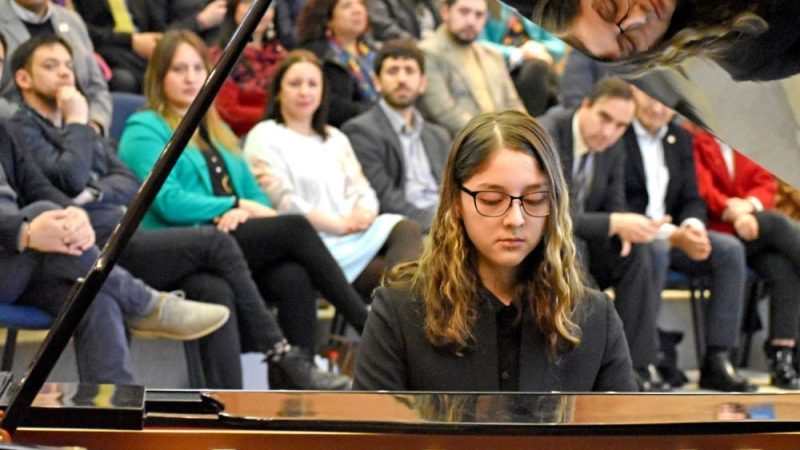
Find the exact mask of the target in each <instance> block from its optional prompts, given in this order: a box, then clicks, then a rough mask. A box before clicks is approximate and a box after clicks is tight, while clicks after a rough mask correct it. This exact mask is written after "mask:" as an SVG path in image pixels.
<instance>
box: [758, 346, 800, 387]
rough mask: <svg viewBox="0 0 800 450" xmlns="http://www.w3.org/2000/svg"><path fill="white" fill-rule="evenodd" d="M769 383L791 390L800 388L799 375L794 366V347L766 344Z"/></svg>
mask: <svg viewBox="0 0 800 450" xmlns="http://www.w3.org/2000/svg"><path fill="white" fill-rule="evenodd" d="M765 349H766V351H767V361H768V366H769V375H770V384H771V385H773V386H775V387H778V388H781V389H788V390H792V391H798V390H800V376H798V375H797V371H796V370H795V368H794V348H791V347H778V346H771V345H766V346H765Z"/></svg>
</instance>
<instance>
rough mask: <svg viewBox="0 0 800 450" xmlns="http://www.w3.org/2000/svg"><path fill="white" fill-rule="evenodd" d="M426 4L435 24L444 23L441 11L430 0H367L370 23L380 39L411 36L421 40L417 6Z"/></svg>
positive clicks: (375, 34)
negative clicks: (440, 14)
mask: <svg viewBox="0 0 800 450" xmlns="http://www.w3.org/2000/svg"><path fill="white" fill-rule="evenodd" d="M418 5H420V6H424V7H425V8H428V10H429V11H430V12H431V14H432V15H433V21H434V24H435V26H437V27H438V26H439V24H440V23H442V18H441V17H440V16H439V11H438V9H437V8H436V6H434V2H432V1H430V0H367V10H368V11H369V23H370V26H372V34H373V35H374V36H375V39H377V40H379V41H388V40H389V39H397V38H409V39H415V40H420V39H421V38H422V35H421V33H422V30H420V26H419V21H418V20H417V13H416V8H417V6H418Z"/></svg>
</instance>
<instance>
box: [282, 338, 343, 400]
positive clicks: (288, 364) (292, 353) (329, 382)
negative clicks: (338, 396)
mask: <svg viewBox="0 0 800 450" xmlns="http://www.w3.org/2000/svg"><path fill="white" fill-rule="evenodd" d="M267 364H268V366H269V371H268V375H269V376H268V378H269V388H270V389H271V390H278V389H287V390H288V389H292V390H295V389H297V390H305V391H344V390H348V389H350V387H351V386H352V384H353V380H351V379H350V378H348V377H346V376H343V375H336V374H332V373H328V372H324V371H322V370H319V369H318V368H317V366H315V365H314V363H313V362H312V361H311V360H310V359H309V357H308V356H306V355H305V354H304V352H303V351H302V350H300V349H299V348H297V347H290V348H289V350H288V351H286V352H283V353H279V354H275V355H272V356H270V357H269V358H268V359H267Z"/></svg>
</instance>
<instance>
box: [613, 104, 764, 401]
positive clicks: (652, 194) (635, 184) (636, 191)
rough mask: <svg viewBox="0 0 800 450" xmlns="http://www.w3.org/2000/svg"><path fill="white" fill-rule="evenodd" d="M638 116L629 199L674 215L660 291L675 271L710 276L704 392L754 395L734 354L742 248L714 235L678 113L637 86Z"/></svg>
mask: <svg viewBox="0 0 800 450" xmlns="http://www.w3.org/2000/svg"><path fill="white" fill-rule="evenodd" d="M633 98H634V103H635V104H636V113H635V118H634V121H633V125H632V126H631V127H630V128H628V130H627V131H626V132H625V135H624V136H623V139H622V141H623V143H624V146H625V152H626V167H625V196H626V199H627V201H628V206H629V207H630V209H631V210H632V211H635V212H638V213H640V214H645V215H646V216H648V217H650V218H653V219H661V218H663V217H665V216H669V217H670V218H671V221H672V222H674V223H675V225H674V226H665V227H664V229H663V230H662V233H661V236H660V239H656V240H654V241H653V242H652V243H651V244H650V245H649V246H648V247H649V248H650V250H651V251H652V252H653V253H652V257H653V263H654V264H655V267H654V269H655V270H654V275H655V277H656V287H657V288H658V289H659V290H661V289H662V288H663V285H664V280H665V278H666V274H667V270H668V268H669V267H670V266H671V267H673V268H675V269H677V270H679V271H681V272H684V273H687V274H691V275H693V276H694V275H708V276H710V279H711V285H710V287H711V300H710V302H709V306H708V314H707V315H706V318H707V320H706V354H705V358H704V362H703V366H702V368H701V371H700V387H701V388H703V389H712V390H718V391H726V392H752V391H754V390H755V386H754V385H752V384H750V383H749V382H748V381H747V379H745V378H743V377H741V376H739V375H738V374H737V373H736V370H735V369H734V367H733V365H732V364H731V362H730V354H729V351H730V349H731V348H733V347H735V346H736V341H737V338H738V336H739V328H740V325H741V323H740V322H741V314H742V306H743V301H744V288H745V282H746V269H745V252H744V246H743V245H742V244H741V243H740V242H738V241H737V240H736V239H735V238H733V237H732V236H727V235H725V234H724V233H719V232H716V231H708V230H707V229H706V223H707V221H708V214H707V212H706V204H705V202H704V201H703V199H702V198H701V197H700V193H699V191H698V189H697V180H696V177H695V170H694V157H693V155H692V138H691V136H690V135H689V133H688V132H687V131H685V130H683V129H682V128H680V127H679V126H677V125H675V124H674V123H672V122H671V119H672V117H673V116H674V111H672V110H670V109H668V108H667V107H666V106H664V105H663V104H661V103H659V102H658V101H657V100H655V99H653V98H651V97H650V96H648V95H647V94H645V93H644V92H643V91H641V90H639V89H636V88H634V89H633Z"/></svg>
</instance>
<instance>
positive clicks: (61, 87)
mask: <svg viewBox="0 0 800 450" xmlns="http://www.w3.org/2000/svg"><path fill="white" fill-rule="evenodd" d="M70 63H71V56H70V48H69V46H68V44H67V43H66V42H65V41H64V40H63V39H61V38H59V37H57V36H54V35H49V34H44V35H39V36H36V37H34V38H32V39H30V40H29V41H27V42H25V43H24V44H22V45H21V46H19V48H17V51H16V52H14V56H13V57H12V62H11V67H12V70H14V72H15V74H16V76H15V78H16V80H17V86H18V88H19V90H20V92H21V96H22V99H23V105H22V107H21V108H20V110H19V111H18V112H17V113H16V114H15V115H14V117H13V119H12V124H13V125H14V129H13V132H14V134H15V135H17V136H18V137H19V142H20V147H21V149H23V150H24V152H25V153H26V154H27V155H30V156H31V157H32V159H33V160H35V161H36V162H37V163H38V164H39V167H40V168H41V169H42V170H43V171H44V173H45V175H46V176H47V177H48V178H49V179H50V182H51V183H53V184H54V185H55V186H56V187H57V188H58V189H59V190H60V191H61V192H63V193H64V194H66V195H68V196H70V197H71V198H72V199H73V200H72V201H73V203H75V204H77V205H80V206H82V207H83V208H84V209H86V210H87V211H88V213H89V218H90V221H91V223H92V226H93V227H94V229H95V231H96V233H97V241H98V243H99V244H100V245H102V244H104V243H105V242H106V240H107V239H108V237H109V236H110V234H111V233H112V232H113V230H114V228H115V227H116V225H117V223H119V221H120V220H121V218H122V215H123V213H124V211H125V208H126V207H127V205H128V203H130V201H131V200H132V199H133V197H134V196H135V195H136V192H137V191H138V190H139V182H138V180H137V179H136V176H135V175H134V174H133V173H132V172H131V171H130V170H129V169H128V168H127V167H126V166H125V164H124V163H123V162H122V161H120V160H119V158H118V157H117V155H116V150H115V149H114V148H113V146H112V145H111V143H110V141H109V140H107V139H105V138H103V137H102V136H100V135H98V134H97V133H95V132H94V130H92V128H91V127H89V126H87V125H86V121H87V104H86V99H85V98H84V97H83V96H82V95H81V94H80V93H79V92H77V91H76V90H75V82H74V75H73V74H72V70H71V69H70V67H71V64H70ZM50 68H52V70H53V72H54V73H55V74H56V75H57V76H55V77H51V76H49V72H48V69H50ZM119 263H120V265H121V266H123V267H125V268H126V269H128V270H130V271H131V272H132V273H133V274H134V275H135V276H137V277H140V278H142V279H144V280H145V281H146V282H148V283H150V284H151V285H152V286H155V287H157V288H159V289H174V288H175V287H180V288H182V289H184V290H186V291H188V292H190V293H191V294H192V295H193V296H194V297H195V298H199V299H204V300H208V301H214V302H215V303H222V304H224V305H226V306H228V307H229V308H230V309H231V310H232V311H233V312H234V318H235V319H237V320H238V321H240V322H241V323H242V325H241V326H237V325H238V324H237V323H236V322H237V320H233V321H231V322H230V323H229V324H227V325H226V326H225V327H224V328H223V329H221V330H219V331H218V332H216V333H214V334H212V335H211V336H209V337H207V338H204V340H203V341H201V345H200V348H201V355H202V357H203V368H204V372H205V375H206V376H205V379H206V382H207V383H208V387H215V388H228V389H236V388H241V386H242V371H241V361H240V359H239V352H232V351H231V348H240V347H241V344H240V339H239V329H240V328H241V329H242V330H244V331H243V333H242V334H243V335H244V336H245V337H247V338H249V339H250V340H251V341H252V342H253V345H252V347H253V348H255V349H257V350H261V351H264V352H268V351H269V348H271V347H273V346H274V345H275V343H279V344H280V345H279V347H281V348H283V347H285V346H286V341H285V340H284V339H283V335H282V332H281V330H280V327H279V326H278V323H277V322H276V320H275V318H274V317H273V316H272V314H271V313H270V312H269V311H268V310H267V309H266V306H265V304H264V300H263V299H262V298H261V296H260V294H259V293H258V289H257V288H256V286H255V284H254V283H253V280H252V278H251V276H250V272H249V270H248V268H247V263H246V262H245V260H244V257H243V255H242V253H241V251H240V250H239V247H238V245H237V244H236V241H235V240H234V239H233V238H231V237H230V236H229V235H228V234H227V233H224V232H222V231H219V230H217V229H216V228H214V227H210V226H209V227H201V228H189V227H183V228H176V229H173V230H157V231H147V230H139V231H137V232H136V233H135V234H134V235H133V237H132V239H131V241H130V243H129V245H128V246H127V248H126V249H125V252H124V253H123V254H122V256H121V258H120V260H119ZM309 313H312V314H316V311H311V312H309ZM311 320H313V319H311ZM305 322H308V320H306V321H305ZM247 344H248V345H249V343H247ZM295 352H297V351H295ZM287 365H289V359H286V358H284V360H283V362H282V363H281V364H276V365H273V367H272V368H271V370H272V371H281V370H283V371H284V372H287V373H290V374H292V373H295V372H296V371H297V369H295V368H293V367H289V369H290V370H286V369H285V367H287ZM303 367H305V368H306V369H307V370H310V369H311V366H308V365H300V366H299V367H298V368H303ZM302 375H303V377H307V375H305V374H302ZM273 387H276V388H277V387H280V386H273ZM303 387H305V388H312V387H315V388H322V387H325V385H324V384H323V385H305V386H303Z"/></svg>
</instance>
